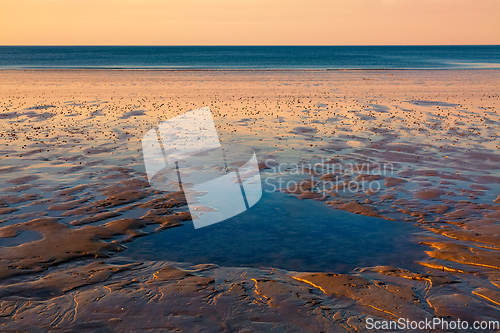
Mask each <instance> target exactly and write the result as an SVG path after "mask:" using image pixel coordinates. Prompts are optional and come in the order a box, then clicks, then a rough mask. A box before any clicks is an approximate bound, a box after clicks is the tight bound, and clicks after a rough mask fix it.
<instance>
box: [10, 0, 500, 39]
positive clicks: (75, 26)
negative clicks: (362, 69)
mask: <svg viewBox="0 0 500 333" xmlns="http://www.w3.org/2000/svg"><path fill="white" fill-rule="evenodd" d="M499 17H500V0H300V1H299V0H0V45H365V44H368V45H373V44H378V45H391V44H405V45H407V44H500V19H499Z"/></svg>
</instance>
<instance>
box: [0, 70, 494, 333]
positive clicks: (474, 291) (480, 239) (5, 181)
mask: <svg viewBox="0 0 500 333" xmlns="http://www.w3.org/2000/svg"><path fill="white" fill-rule="evenodd" d="M499 83H500V79H499V76H498V73H497V71H487V70H474V71H454V70H447V71H437V70H433V71H206V72H204V71H180V72H176V71H104V70H102V71H90V70H88V71H87V70H83V71H80V70H75V71H71V70H70V71H59V70H51V71H7V70H6V71H0V103H1V107H2V111H1V113H0V156H1V159H0V186H1V191H2V193H1V197H0V214H1V215H0V279H1V280H0V294H1V295H2V297H1V299H0V324H1V325H2V326H1V327H2V331H9V330H14V331H15V330H29V331H40V332H45V331H49V330H51V329H63V330H64V329H66V330H76V331H108V330H116V331H123V330H125V331H126V330H133V331H134V332H140V331H162V330H164V329H169V330H171V331H179V330H180V331H189V332H192V331H203V332H210V331H213V332H221V331H227V332H235V331H236V332H238V331H239V332H245V331H246V332H283V331H304V332H309V331H311V332H317V331H356V330H363V325H364V322H365V319H366V318H367V317H373V318H385V319H397V318H400V317H403V318H408V319H422V318H432V317H433V316H442V317H447V316H449V317H447V318H450V320H451V318H453V319H458V318H460V319H461V320H468V321H470V322H472V321H474V320H498V318H499V317H500V293H499V289H498V288H499V286H500V275H499V268H500V262H499V261H500V259H499V257H500V256H499V252H498V251H499V250H500V242H499V240H500V238H499V233H500V229H499V226H498V222H499V220H500V199H499V198H500V195H499V193H500V172H499V168H500V167H499V165H500V163H499V162H500V154H499V149H500V142H499V135H500V118H499V114H498V101H499V95H498V91H499V89H498V88H499ZM206 105H208V106H210V108H211V109H212V111H213V113H214V117H215V121H216V123H217V125H218V130H219V135H220V136H221V138H222V140H225V139H228V140H231V141H233V142H237V143H242V144H245V145H248V146H252V147H254V148H255V149H256V150H257V153H258V158H259V162H261V166H262V171H261V175H262V178H263V180H268V182H267V183H266V184H268V185H269V186H270V187H272V188H273V190H274V192H276V193H277V194H279V195H282V196H291V197H293V198H296V200H306V201H307V200H316V201H321V203H322V204H324V205H325V206H326V207H330V208H331V213H332V216H335V212H336V210H338V209H340V210H344V211H347V212H350V213H353V214H361V215H366V216H370V217H372V218H383V219H387V220H391V221H394V222H397V223H402V224H405V223H406V224H412V225H415V226H417V227H418V228H417V229H419V230H421V232H419V233H418V234H417V235H415V237H414V238H415V239H416V240H415V242H419V243H420V245H421V246H422V247H423V248H425V250H424V251H422V252H423V253H421V255H422V256H421V257H422V258H423V259H422V260H418V261H417V262H415V265H414V266H412V267H411V269H409V267H402V263H401V262H399V261H398V260H397V259H394V262H392V263H391V264H390V265H387V266H376V265H372V267H370V266H366V267H365V266H363V267H357V268H356V269H354V270H352V271H350V272H347V273H345V272H342V274H340V273H339V272H336V271H335V270H333V269H332V268H329V267H323V268H322V269H321V271H319V272H310V271H309V272H308V271H307V269H303V270H296V269H295V268H294V270H291V269H286V267H273V268H259V267H257V266H258V265H257V266H255V267H226V266H220V265H219V266H217V265H214V264H213V263H210V262H198V263H191V264H188V263H183V262H174V261H172V259H171V258H170V259H169V258H166V260H155V261H152V260H150V261H139V262H137V261H133V260H131V259H130V258H127V257H126V256H123V255H122V254H121V252H122V251H123V250H124V249H125V247H126V246H127V244H133V242H134V240H135V239H137V238H138V237H145V238H144V239H147V237H148V235H151V234H158V233H160V234H161V233H168V232H169V231H171V230H169V229H170V228H187V227H191V226H190V225H189V223H190V222H189V220H190V216H189V213H188V210H187V207H186V203H185V199H184V196H183V194H182V193H162V192H159V191H156V190H154V189H152V188H151V187H149V184H148V183H147V180H146V175H145V171H144V166H143V163H142V153H141V141H140V139H141V138H142V136H143V135H144V134H145V133H146V132H147V131H148V130H149V129H150V128H152V127H153V126H155V125H156V124H157V123H159V122H160V121H162V120H164V119H168V118H171V117H173V116H176V115H178V114H182V113H183V112H185V111H187V110H191V109H196V108H199V107H202V106H206ZM318 163H319V164H318ZM297 167H298V169H300V171H299V172H295V171H296V170H297ZM278 180H282V181H283V182H282V183H278V182H277V181H278ZM325 182H326V183H327V185H328V186H327V187H325V186H324V184H325ZM290 184H303V185H304V186H300V187H299V188H297V187H295V186H291V185H290ZM271 185H272V186H271ZM370 185H371V186H370ZM269 186H268V187H267V188H269ZM291 209H293V207H291ZM262 218H264V219H265V218H266V217H265V216H264V217H262ZM222 223H224V222H222ZM228 227H230V226H228ZM360 237H362V236H360ZM256 241H258V240H256ZM318 241H321V239H319V240H318ZM130 242H132V243H130ZM332 251H341V249H332ZM167 253H168V252H167ZM419 255H420V254H419ZM262 266H266V265H264V264H263V265H262Z"/></svg>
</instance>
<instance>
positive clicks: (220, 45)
mask: <svg viewBox="0 0 500 333" xmlns="http://www.w3.org/2000/svg"><path fill="white" fill-rule="evenodd" d="M12 46H30V47H33V46H36V47H43V46H47V47H60V46H78V47H83V46H134V47H137V46H152V47H266V46H267V47H268V46H272V47H276V46H283V47H324V46H327V47H349V46H500V44H336V45H334V44H328V45H327V44H311V45H308V44H306V45H304V44H245V45H243V44H242V45H240V44H238V45H236V44H214V45H207V44H176V45H162V44H7V45H0V47H12Z"/></svg>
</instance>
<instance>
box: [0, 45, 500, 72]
mask: <svg viewBox="0 0 500 333" xmlns="http://www.w3.org/2000/svg"><path fill="white" fill-rule="evenodd" d="M16 68H26V69H28V68H31V69H36V68H102V69H500V45H483V46H0V69H16Z"/></svg>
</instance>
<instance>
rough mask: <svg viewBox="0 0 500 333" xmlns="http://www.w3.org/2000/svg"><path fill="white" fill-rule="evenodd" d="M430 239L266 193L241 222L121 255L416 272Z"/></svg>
mask: <svg viewBox="0 0 500 333" xmlns="http://www.w3.org/2000/svg"><path fill="white" fill-rule="evenodd" d="M424 233H425V231H423V230H422V229H421V228H419V227H416V226H414V225H413V224H411V223H408V222H398V221H388V220H385V219H381V218H375V217H368V216H363V215H357V214H352V213H349V212H345V211H341V210H336V209H333V208H331V207H329V206H328V205H326V204H325V203H324V202H318V201H313V200H297V199H296V198H293V197H291V196H289V195H286V194H283V193H280V192H274V193H268V192H265V191H264V192H263V195H262V198H261V200H260V201H259V202H258V203H257V204H256V205H255V206H253V207H252V208H250V209H249V210H247V211H245V212H243V213H241V214H240V215H238V216H235V217H233V218H231V219H228V220H225V221H223V222H220V223H216V224H213V225H211V226H207V227H204V228H201V229H194V227H193V224H192V222H187V223H185V225H184V226H182V227H177V228H172V229H167V230H164V231H162V232H160V233H156V234H151V235H148V236H146V237H142V238H139V239H136V240H134V241H133V242H131V243H127V244H126V246H127V249H126V250H125V251H123V252H121V254H120V256H126V257H129V258H132V259H134V260H140V261H145V260H172V261H182V262H190V263H193V264H201V263H214V264H217V265H220V266H251V267H274V268H281V269H287V270H297V271H335V272H349V271H351V270H352V269H354V268H356V267H367V266H376V265H393V266H398V267H401V268H406V269H411V268H415V266H418V265H417V264H416V263H415V262H416V261H418V260H423V259H425V257H426V255H425V253H424V251H425V250H426V249H428V248H427V247H425V246H423V245H419V244H418V235H423V234H424Z"/></svg>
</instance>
